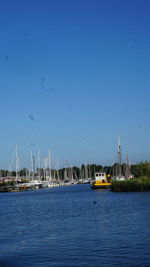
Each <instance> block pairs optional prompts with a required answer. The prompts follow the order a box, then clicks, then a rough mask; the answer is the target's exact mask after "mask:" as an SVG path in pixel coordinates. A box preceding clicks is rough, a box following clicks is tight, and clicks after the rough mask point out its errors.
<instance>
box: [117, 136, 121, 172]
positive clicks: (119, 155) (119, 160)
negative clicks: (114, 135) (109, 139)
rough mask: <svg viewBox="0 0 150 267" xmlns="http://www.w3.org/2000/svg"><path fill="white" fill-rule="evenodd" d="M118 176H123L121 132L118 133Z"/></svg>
mask: <svg viewBox="0 0 150 267" xmlns="http://www.w3.org/2000/svg"><path fill="white" fill-rule="evenodd" d="M118 165H119V166H118V176H119V177H121V143H120V134H119V133H118Z"/></svg>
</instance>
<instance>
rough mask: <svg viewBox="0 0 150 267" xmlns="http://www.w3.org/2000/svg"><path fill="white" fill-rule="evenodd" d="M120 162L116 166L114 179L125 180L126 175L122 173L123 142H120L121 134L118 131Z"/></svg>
mask: <svg viewBox="0 0 150 267" xmlns="http://www.w3.org/2000/svg"><path fill="white" fill-rule="evenodd" d="M117 154H118V162H117V164H116V165H117V166H116V170H115V172H116V173H115V177H114V179H115V180H117V181H123V180H125V177H124V176H123V174H122V168H121V142H120V134H119V133H118V151H117Z"/></svg>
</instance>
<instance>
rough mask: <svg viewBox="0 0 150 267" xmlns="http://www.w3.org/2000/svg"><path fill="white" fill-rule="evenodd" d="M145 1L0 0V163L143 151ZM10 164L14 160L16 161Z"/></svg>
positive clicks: (149, 56) (148, 145) (149, 79)
mask: <svg viewBox="0 0 150 267" xmlns="http://www.w3.org/2000/svg"><path fill="white" fill-rule="evenodd" d="M149 12H150V1H148V0H136V1H135V0H124V1H117V0H68V1H66V0H26V1H25V0H22V1H20V0H13V1H11V0H1V1H0V99H1V102H0V125H1V127H0V168H6V169H7V168H8V167H9V166H10V165H13V163H11V162H13V159H12V158H13V154H14V151H15V146H16V144H17V145H18V149H19V154H20V167H29V166H30V150H32V151H33V153H34V154H35V155H36V153H37V151H38V150H39V149H40V151H41V155H43V156H44V155H46V154H47V153H48V150H49V149H51V153H52V158H53V160H54V159H55V160H56V159H57V158H59V162H60V167H61V166H63V162H64V161H65V160H67V162H68V164H69V165H71V164H72V165H80V164H81V163H84V162H85V161H86V162H87V163H96V164H102V165H109V164H113V163H114V161H115V160H116V153H117V133H118V132H120V135H121V143H122V150H123V158H125V154H126V150H127V149H128V152H129V158H130V160H131V162H132V163H136V162H139V161H141V160H150V123H149V119H150V15H149ZM14 166H15V165H14Z"/></svg>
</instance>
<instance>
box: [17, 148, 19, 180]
mask: <svg viewBox="0 0 150 267" xmlns="http://www.w3.org/2000/svg"><path fill="white" fill-rule="evenodd" d="M18 169H19V157H18V148H17V145H16V180H17V179H18Z"/></svg>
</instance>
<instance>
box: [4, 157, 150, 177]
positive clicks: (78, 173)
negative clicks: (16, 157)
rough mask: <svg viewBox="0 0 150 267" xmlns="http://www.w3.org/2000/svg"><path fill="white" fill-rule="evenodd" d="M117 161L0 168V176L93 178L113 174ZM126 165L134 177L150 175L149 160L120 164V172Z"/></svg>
mask: <svg viewBox="0 0 150 267" xmlns="http://www.w3.org/2000/svg"><path fill="white" fill-rule="evenodd" d="M117 165H118V163H115V164H113V165H112V166H102V165H96V164H87V165H85V164H83V165H82V166H81V167H75V166H74V167H67V168H62V169H59V170H56V169H49V168H47V169H43V168H38V169H36V171H35V172H34V173H33V172H30V171H29V170H28V169H27V168H22V169H21V170H19V171H18V172H17V174H16V171H14V170H13V171H8V170H3V169H1V170H0V177H16V176H17V177H32V176H34V177H39V176H40V177H41V178H42V179H43V178H44V177H48V176H51V177H52V179H55V180H58V179H59V180H67V179H69V180H70V179H75V180H80V179H86V178H92V179H94V176H95V172H105V173H106V174H107V175H108V174H109V175H111V176H114V175H115V170H116V168H117ZM127 167H128V168H130V171H131V173H132V175H133V176H134V177H135V178H140V177H150V162H149V161H143V162H139V163H137V164H134V165H131V166H127V164H126V163H124V164H122V165H121V170H122V174H123V175H125V171H126V170H127Z"/></svg>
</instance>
